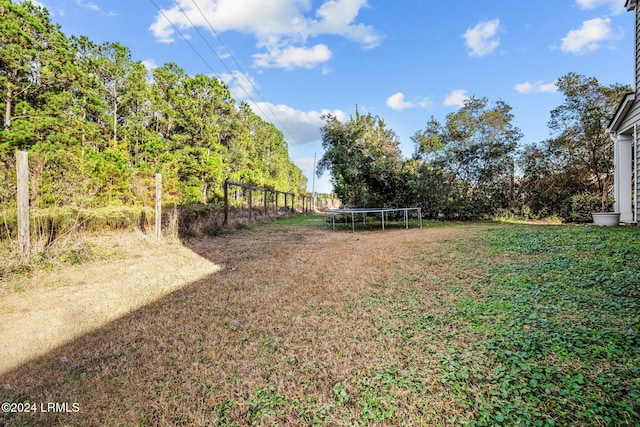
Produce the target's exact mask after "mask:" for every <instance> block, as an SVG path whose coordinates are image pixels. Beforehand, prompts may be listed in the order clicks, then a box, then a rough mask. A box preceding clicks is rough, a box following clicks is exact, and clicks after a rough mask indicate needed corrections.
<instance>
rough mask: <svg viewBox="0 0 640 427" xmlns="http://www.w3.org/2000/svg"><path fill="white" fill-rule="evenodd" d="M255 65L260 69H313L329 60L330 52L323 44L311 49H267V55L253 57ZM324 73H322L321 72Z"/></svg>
mask: <svg viewBox="0 0 640 427" xmlns="http://www.w3.org/2000/svg"><path fill="white" fill-rule="evenodd" d="M253 58H254V60H255V65H256V66H258V67H262V68H284V69H286V70H292V69H294V68H314V67H315V66H316V65H319V64H322V63H323V62H327V61H328V60H329V59H330V58H331V51H330V50H329V48H328V47H327V46H326V45H324V44H318V45H315V46H313V47H312V48H305V47H294V46H287V47H285V48H284V49H280V48H277V47H274V48H269V49H268V52H267V53H258V54H255V55H253ZM323 72H324V71H323Z"/></svg>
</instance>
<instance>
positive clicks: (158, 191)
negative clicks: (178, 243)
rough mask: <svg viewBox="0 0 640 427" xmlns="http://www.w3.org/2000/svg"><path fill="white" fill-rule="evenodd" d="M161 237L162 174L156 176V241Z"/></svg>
mask: <svg viewBox="0 0 640 427" xmlns="http://www.w3.org/2000/svg"><path fill="white" fill-rule="evenodd" d="M161 237H162V174H161V173H157V174H156V239H160V238H161Z"/></svg>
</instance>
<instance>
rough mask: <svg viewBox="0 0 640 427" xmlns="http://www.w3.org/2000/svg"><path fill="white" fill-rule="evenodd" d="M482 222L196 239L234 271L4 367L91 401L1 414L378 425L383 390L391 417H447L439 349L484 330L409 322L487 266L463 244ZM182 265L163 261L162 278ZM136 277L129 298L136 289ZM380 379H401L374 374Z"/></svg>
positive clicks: (10, 382) (58, 398)
mask: <svg viewBox="0 0 640 427" xmlns="http://www.w3.org/2000/svg"><path fill="white" fill-rule="evenodd" d="M476 233H477V231H476V229H474V228H472V227H455V228H425V229H410V230H389V231H385V232H384V233H383V232H380V231H372V232H360V233H351V232H332V231H329V230H324V229H322V227H321V226H314V227H309V226H304V225H301V226H288V227H266V228H261V229H258V230H248V231H243V232H240V233H236V234H233V235H228V236H225V237H217V238H209V239H202V240H198V241H194V242H187V243H185V246H186V247H188V248H189V249H190V250H191V251H193V253H194V254H197V257H196V258H198V259H204V260H206V261H207V263H209V265H215V266H219V267H220V270H219V271H217V272H214V273H212V274H209V275H207V276H206V277H204V278H201V279H200V280H197V281H194V282H192V283H188V284H186V285H185V286H176V287H175V288H174V289H173V291H172V293H170V294H168V295H165V296H163V297H161V298H160V299H158V300H156V301H153V302H148V301H145V305H142V306H139V307H136V308H135V310H134V311H131V312H129V313H127V314H124V315H122V316H120V317H118V318H117V319H115V320H111V321H110V322H109V323H107V324H105V325H102V326H99V327H98V328H94V329H93V330H92V331H91V332H87V331H85V330H83V331H82V335H78V336H77V337H76V338H75V339H73V340H71V341H70V342H67V343H64V344H62V345H60V346H58V347H56V348H54V349H52V350H50V351H49V352H48V353H47V354H45V355H43V356H41V357H38V358H35V359H31V360H28V361H26V362H24V363H23V364H22V365H21V366H19V367H16V368H15V369H13V370H11V371H9V372H5V373H4V374H2V376H1V377H0V390H1V396H0V397H1V398H2V399H1V400H2V401H6V400H7V399H11V400H12V401H14V402H23V401H25V400H28V401H29V402H35V403H37V404H38V405H40V404H41V403H45V404H46V403H47V402H69V403H74V402H77V403H78V404H79V407H80V411H79V412H77V413H42V412H38V413H36V414H28V415H26V414H24V415H17V414H1V413H0V425H3V424H4V425H22V424H21V423H27V424H28V425H83V426H84V425H91V426H102V425H163V426H164V425H173V424H184V425H194V426H200V425H219V424H224V425H234V424H236V425H249V424H252V423H255V424H260V425H276V424H279V425H305V424H313V423H318V424H325V425H347V424H353V423H354V422H362V423H365V424H368V423H370V422H372V421H375V419H372V418H370V417H367V414H365V413H364V412H363V409H362V408H363V407H367V399H368V396H369V394H370V395H372V396H373V395H375V396H378V397H379V396H388V397H389V399H391V400H392V401H380V400H378V401H376V402H373V403H371V404H369V407H371V405H373V407H372V408H373V409H375V410H377V411H384V410H385V407H387V409H388V408H390V407H391V406H393V415H392V416H390V417H384V416H382V417H381V418H380V419H381V420H382V422H383V423H388V424H390V425H391V424H394V425H397V424H401V423H403V422H404V423H406V424H409V425H415V424H425V425H432V424H436V423H439V424H447V419H448V418H449V415H450V414H451V413H452V411H458V410H460V409H459V406H458V404H457V402H452V401H451V400H450V398H449V397H447V396H448V395H447V394H445V393H442V392H443V390H444V389H443V387H444V386H443V385H442V384H441V383H439V382H438V381H436V377H437V370H438V354H439V353H441V352H442V351H444V349H445V348H446V346H447V343H449V342H451V341H452V340H453V341H456V342H457V341H459V340H465V339H467V340H468V339H470V338H469V336H465V337H461V336H459V332H460V330H459V328H458V326H457V325H455V324H450V325H449V324H446V322H444V323H442V321H438V322H440V323H438V324H437V325H432V326H433V329H432V331H431V330H426V329H425V330H426V332H425V331H423V333H424V334H428V337H429V339H428V340H425V339H420V340H417V339H414V338H413V334H414V333H415V332H414V330H415V328H413V329H412V327H411V325H414V326H415V325H418V324H419V323H418V322H429V321H431V320H429V319H434V318H435V319H441V318H442V317H440V315H441V314H444V312H445V311H446V309H447V308H448V307H450V306H451V304H455V300H456V293H455V288H456V287H464V286H467V285H468V284H469V283H471V282H472V281H473V279H474V278H475V277H476V275H477V274H478V271H477V269H478V268H479V267H478V265H477V264H471V263H466V262H465V256H464V255H465V254H464V251H462V250H454V249H455V248H456V247H457V246H458V245H461V244H466V245H469V243H468V242H469V241H470V239H471V240H473V238H474V237H476ZM468 247H473V245H471V246H468ZM475 255H477V256H476V258H478V257H481V255H482V254H475ZM185 259H186V258H185ZM194 259H195V258H194ZM173 261H174V260H172V259H170V258H164V259H162V261H161V262H160V264H163V265H164V266H165V267H168V268H165V269H164V270H162V271H163V273H162V274H171V273H169V272H168V271H167V270H169V271H171V269H172V262H173ZM185 265H188V264H184V263H183V265H182V267H184V266H185ZM87 267H88V268H92V267H91V266H87ZM140 268H142V266H140ZM137 270H138V268H136V267H134V266H133V265H131V264H127V261H126V260H122V261H119V260H116V261H112V262H110V263H109V262H106V261H105V262H103V263H102V264H100V268H99V269H95V270H91V271H93V273H92V274H96V275H98V274H102V275H104V276H105V277H112V278H116V277H117V278H118V279H117V280H116V281H120V282H122V281H126V280H127V278H126V277H127V276H128V275H129V276H130V275H132V274H133V273H135V274H138V276H136V277H141V276H139V274H142V273H141V272H140V271H137ZM123 272H124V274H122V273H123ZM127 272H130V273H131V274H128V273H127ZM144 274H147V276H148V277H149V280H150V281H151V280H158V277H155V275H157V274H158V273H154V272H153V271H146V272H145V273H144ZM114 283H115V281H111V282H108V283H107V284H106V285H105V287H104V288H103V291H104V292H107V291H108V289H109V286H111V285H114ZM126 289H127V292H129V294H123V295H120V298H121V301H123V304H124V303H125V302H126V301H128V300H129V299H130V298H135V295H136V289H135V287H131V286H126ZM80 295H81V298H82V304H85V305H86V304H95V305H98V306H99V305H100V304H101V301H102V296H101V294H100V293H96V294H93V298H96V299H95V300H94V301H87V300H86V298H87V296H86V295H82V294H80ZM5 297H6V296H5ZM68 304H69V305H71V306H77V305H78V304H80V301H77V300H75V301H74V300H69V301H68ZM28 312H29V309H28V307H26V312H25V313H26V315H28ZM416 313H420V315H421V316H424V318H423V317H419V316H417V315H416ZM31 326H32V328H34V329H35V328H38V327H39V326H40V325H38V324H33V325H31ZM94 327H95V325H94ZM2 328H3V329H4V334H5V336H4V340H3V344H2V345H3V346H6V347H7V348H8V347H12V348H14V347H15V348H17V347H16V346H20V345H21V343H23V342H24V340H27V341H28V340H29V333H28V332H27V333H26V334H24V333H18V334H13V337H12V338H11V339H9V340H6V339H7V338H6V337H7V335H6V334H7V333H11V325H10V324H7V323H6V322H3V323H2ZM430 331H431V332H430ZM23 332H24V331H23ZM76 335H77V334H76ZM423 338H424V336H423ZM376 375H379V376H381V377H380V378H384V376H385V375H388V376H390V378H391V377H393V378H394V380H393V381H385V380H384V379H382V380H380V379H378V380H377V381H374V382H371V381H370V380H371V379H372V378H374V377H375V376H376ZM396 379H397V381H396ZM400 380H403V381H406V384H404V383H401V382H399V381H400ZM367 384H371V385H370V386H368V385H367ZM403 384H404V385H403ZM368 387H369V388H368ZM387 387H388V390H386V388H387ZM368 393H369V394H368ZM376 405H377V406H376Z"/></svg>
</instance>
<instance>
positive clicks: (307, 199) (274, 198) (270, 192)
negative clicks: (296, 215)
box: [223, 180, 337, 225]
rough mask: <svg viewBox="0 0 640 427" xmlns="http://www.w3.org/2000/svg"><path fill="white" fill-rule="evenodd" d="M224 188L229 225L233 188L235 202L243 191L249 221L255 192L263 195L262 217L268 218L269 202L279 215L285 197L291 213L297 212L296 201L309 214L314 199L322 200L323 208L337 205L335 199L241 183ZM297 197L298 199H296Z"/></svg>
mask: <svg viewBox="0 0 640 427" xmlns="http://www.w3.org/2000/svg"><path fill="white" fill-rule="evenodd" d="M223 187H224V191H223V194H224V224H225V225H226V224H228V222H229V208H230V205H231V204H232V203H231V200H230V198H231V197H230V189H232V188H233V187H235V188H236V191H235V193H234V198H233V199H234V201H235V202H237V201H238V194H237V189H238V188H239V189H241V191H242V199H243V200H244V199H245V198H246V200H247V210H248V215H249V221H253V219H254V210H255V209H254V208H255V205H254V203H253V193H254V192H259V193H261V194H262V206H261V208H262V215H264V216H266V215H268V214H269V204H270V203H269V201H270V200H271V202H272V204H273V212H274V213H276V214H277V213H278V212H279V211H280V206H279V200H280V196H283V197H284V205H283V208H284V210H285V211H291V212H295V211H296V199H297V201H298V205H297V206H298V207H299V208H300V210H301V211H302V212H303V213H308V212H311V211H312V210H313V207H314V206H315V205H316V203H314V199H316V201H317V199H320V200H322V206H323V207H327V208H331V207H334V206H335V204H336V203H337V202H336V201H335V200H334V199H328V198H325V197H318V196H315V198H314V196H312V195H310V194H306V193H300V194H296V193H293V192H289V191H279V190H275V189H273V188H268V187H259V186H255V185H250V184H244V183H241V182H231V181H228V180H227V181H225V182H224V184H223ZM296 196H297V197H296Z"/></svg>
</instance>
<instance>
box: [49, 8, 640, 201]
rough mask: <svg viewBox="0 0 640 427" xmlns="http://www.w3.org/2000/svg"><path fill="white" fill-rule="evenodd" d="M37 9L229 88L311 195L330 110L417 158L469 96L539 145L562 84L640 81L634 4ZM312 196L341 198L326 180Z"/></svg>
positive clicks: (155, 62)
mask: <svg viewBox="0 0 640 427" xmlns="http://www.w3.org/2000/svg"><path fill="white" fill-rule="evenodd" d="M37 3H38V4H40V5H42V6H44V7H46V8H47V9H48V10H49V12H50V14H51V17H52V20H53V21H54V22H56V23H58V24H60V25H61V27H62V31H63V32H64V33H65V34H67V35H85V36H88V37H89V38H90V39H91V40H93V41H95V42H97V43H101V42H104V41H112V42H120V43H122V44H124V45H126V46H128V47H129V48H130V49H131V51H132V54H133V57H134V59H135V60H141V61H144V63H145V64H146V65H147V66H148V67H149V68H153V67H157V66H161V65H162V64H164V63H167V62H175V63H177V64H178V65H179V66H181V67H182V68H184V69H185V70H186V72H187V73H189V74H207V75H215V76H217V77H218V78H220V79H222V80H224V81H225V82H227V84H228V85H229V87H230V88H231V89H232V92H233V94H234V96H235V97H236V99H238V100H245V101H247V102H249V103H250V104H251V105H252V106H253V107H254V111H255V112H256V113H258V114H260V115H261V116H263V117H264V118H265V119H267V120H268V121H270V122H272V123H274V124H275V125H276V126H277V127H278V128H280V130H282V131H283V132H284V135H285V139H286V140H287V141H288V143H289V148H290V154H291V158H292V159H293V160H294V161H295V162H296V164H298V166H300V167H301V168H302V170H303V172H304V173H305V175H306V176H307V178H308V179H309V190H311V186H312V181H313V180H312V169H313V158H314V154H317V156H318V158H320V156H322V147H321V141H320V133H319V128H320V126H322V124H323V122H322V120H321V119H320V115H321V114H322V113H326V112H331V113H333V114H334V115H337V116H338V117H339V118H342V119H347V118H348V117H349V116H350V115H352V114H353V113H354V112H355V109H356V106H357V107H358V109H359V110H360V111H361V112H364V113H372V114H374V115H379V116H380V117H382V118H383V119H385V121H386V123H387V125H388V127H390V128H391V129H393V130H395V131H396V133H397V134H398V136H399V139H400V141H401V147H402V150H403V153H404V154H405V155H406V156H410V155H411V153H412V152H413V150H414V147H413V143H412V142H411V139H410V138H411V136H412V135H413V134H414V133H415V132H416V131H418V130H420V129H423V128H424V126H425V124H426V122H427V120H428V119H429V118H430V117H432V116H433V117H435V118H436V119H438V120H440V121H444V120H445V118H446V115H447V114H448V113H450V112H452V111H455V110H457V109H458V108H459V107H460V106H461V103H462V102H463V100H464V99H465V97H468V96H472V95H474V96H477V97H487V98H489V100H490V101H497V100H503V101H506V102H507V103H508V104H509V105H511V107H513V113H514V116H515V124H516V125H517V126H518V127H520V129H522V131H523V133H524V138H523V140H522V143H523V144H531V143H536V142H540V141H542V140H544V139H546V138H548V137H549V131H548V128H547V121H548V120H549V113H550V111H551V110H552V109H553V108H555V107H556V106H558V105H560V104H561V103H562V102H563V97H562V96H561V95H560V94H559V93H557V92H556V91H555V86H554V85H553V83H554V81H555V80H556V79H557V78H558V77H560V76H562V75H564V74H566V73H568V72H571V71H573V72H577V73H580V74H584V75H587V76H593V77H596V78H597V79H598V80H599V81H600V82H601V83H602V84H605V85H609V84H612V83H624V84H630V85H632V84H633V45H634V34H633V14H632V13H630V12H626V11H625V9H624V3H625V0H537V1H534V2H519V1H506V0H482V1H477V0H460V1H448V0H401V1H391V0H39V1H38V2H37ZM176 28H178V29H179V31H180V33H178V32H177V31H176ZM185 39H186V40H185ZM201 56H202V57H203V58H204V60H203V59H202V58H201ZM315 190H316V191H319V192H330V191H331V185H330V182H329V177H328V176H327V175H325V176H323V177H322V178H320V179H316V182H315Z"/></svg>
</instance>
